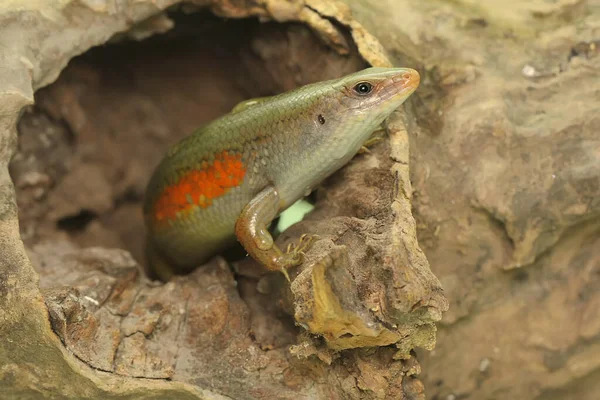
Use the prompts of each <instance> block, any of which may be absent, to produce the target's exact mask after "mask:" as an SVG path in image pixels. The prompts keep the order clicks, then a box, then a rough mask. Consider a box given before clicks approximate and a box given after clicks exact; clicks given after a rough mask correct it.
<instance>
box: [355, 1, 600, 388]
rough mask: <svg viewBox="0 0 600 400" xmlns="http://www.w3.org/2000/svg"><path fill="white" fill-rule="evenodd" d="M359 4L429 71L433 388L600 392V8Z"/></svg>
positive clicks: (423, 141)
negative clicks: (436, 294) (441, 300)
mask: <svg viewBox="0 0 600 400" xmlns="http://www.w3.org/2000/svg"><path fill="white" fill-rule="evenodd" d="M349 3H351V4H352V11H353V13H354V16H355V17H356V18H357V19H358V20H359V21H360V22H362V23H363V24H364V25H365V26H366V27H367V28H368V29H369V30H370V31H371V32H373V34H374V35H375V36H377V37H378V38H379V39H380V40H381V42H382V43H385V44H386V49H387V50H388V51H389V52H390V54H392V55H393V56H394V57H393V58H394V59H393V62H394V63H400V64H411V63H413V62H414V63H417V64H420V65H421V66H422V68H421V71H426V72H425V73H424V75H425V76H426V77H425V79H424V84H422V85H421V87H420V89H419V91H418V92H417V93H416V96H413V98H412V101H411V102H410V107H409V111H411V110H412V111H414V112H415V113H416V115H417V119H416V122H415V124H416V127H415V135H411V137H410V143H411V147H410V153H411V160H410V166H411V180H412V182H413V189H414V191H415V192H414V195H413V210H414V214H415V218H416V220H417V224H418V236H419V242H420V243H421V245H422V247H423V250H424V251H425V253H426V255H427V258H428V259H429V262H430V263H431V267H432V270H433V272H434V273H435V274H436V275H437V276H438V277H439V278H440V280H441V282H442V286H443V287H444V291H445V294H446V295H447V296H448V297H449V300H450V310H449V312H448V313H446V314H445V316H444V319H443V322H442V324H441V326H440V330H439V331H438V342H437V345H436V349H435V350H434V351H433V352H431V353H426V352H423V353H422V354H419V355H420V356H422V357H420V361H421V363H422V367H423V371H424V374H423V376H424V377H425V379H424V382H425V387H426V388H427V393H428V397H431V398H434V399H459V398H461V399H462V398H469V399H544V400H546V399H596V398H598V393H600V379H599V377H600V353H599V352H600V307H599V305H600V290H599V289H600V52H599V51H600V50H599V49H600V2H598V1H597V0H588V1H585V0H568V1H553V2H546V1H526V2H525V1H516V0H515V1H512V0H508V1H501V2H493V1H489V2H476V1H466V0H465V1H453V2H412V1H402V0H394V1H392V0H387V1H381V2H371V1H366V0H362V1H352V2H349ZM400 21H401V22H400Z"/></svg>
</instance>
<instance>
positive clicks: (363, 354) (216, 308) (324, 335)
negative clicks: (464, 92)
mask: <svg viewBox="0 0 600 400" xmlns="http://www.w3.org/2000/svg"><path fill="white" fill-rule="evenodd" d="M174 3H176V2H175V1H148V2H146V1H125V0H122V1H111V2H105V1H83V0H82V1H73V2H68V1H67V2H43V3H42V4H37V3H35V4H34V3H31V4H29V5H23V4H22V3H19V4H18V6H17V2H16V1H15V2H9V3H5V5H2V6H0V26H2V29H3V32H2V33H3V34H2V35H0V49H2V50H1V52H0V105H1V107H0V110H1V112H2V115H0V152H1V153H0V161H1V162H2V164H1V167H2V168H0V174H1V175H0V193H1V197H0V244H1V245H2V247H1V251H2V256H1V257H0V310H1V311H0V335H1V336H2V338H3V341H2V345H1V346H0V394H1V395H2V398H38V397H46V398H117V397H118V398H129V397H131V398H178V399H179V398H235V399H259V398H281V399H288V398H289V399H297V398H306V399H308V398H311V399H312V398H357V399H358V398H394V399H422V398H423V397H424V394H423V385H422V383H421V382H420V381H419V379H418V378H417V375H418V374H419V373H420V366H419V364H418V363H417V361H416V359H415V357H414V353H413V352H412V349H413V348H415V347H422V348H426V349H431V348H433V345H434V343H435V325H434V323H435V322H436V321H439V320H440V319H441V317H442V312H444V311H445V310H446V309H447V307H448V304H447V301H446V299H445V297H444V295H443V294H442V290H441V286H440V283H439V281H438V280H437V278H436V277H435V276H434V275H433V274H432V273H431V271H430V270H429V265H428V263H427V260H426V258H425V255H424V254H423V252H422V251H421V250H420V248H419V246H418V244H417V240H416V225H415V221H414V219H413V218H412V215H411V203H410V197H411V193H412V189H411V182H410V179H409V170H408V148H409V146H408V137H409V130H410V129H409V128H407V121H408V122H409V125H408V126H413V125H414V123H413V122H412V120H413V117H410V118H409V117H407V116H406V115H405V114H404V113H403V112H399V113H397V115H395V116H394V118H392V119H391V120H390V123H389V128H388V131H389V140H385V141H384V142H383V143H381V144H379V145H377V146H376V147H374V148H373V149H372V153H370V154H364V155H360V156H358V157H357V158H356V159H355V160H353V162H352V163H351V164H350V165H349V166H348V167H346V168H344V169H343V170H342V171H340V172H339V173H338V174H336V175H334V176H333V177H332V178H331V179H329V180H328V181H327V182H326V183H325V185H324V187H323V188H322V189H320V190H319V191H318V192H317V194H316V195H315V200H316V210H315V212H314V213H312V214H311V215H310V216H309V217H308V218H306V220H305V221H303V222H302V223H300V224H297V225H295V226H294V227H292V228H291V229H289V230H287V231H286V232H284V234H282V235H281V236H280V237H279V239H278V240H279V241H280V243H281V245H285V244H286V243H287V241H289V240H297V238H298V237H299V236H300V234H302V233H307V232H308V233H317V234H319V235H320V236H321V238H322V239H321V240H320V241H318V242H317V243H316V244H315V246H314V247H313V248H312V249H311V250H310V252H308V254H307V261H306V262H305V263H304V264H303V265H302V266H301V267H300V268H298V269H297V270H296V271H293V275H292V276H293V281H292V284H291V285H288V284H287V283H286V282H285V281H284V280H282V279H281V275H280V274H269V275H265V274H264V271H263V270H262V269H260V268H258V266H257V265H256V264H255V263H253V262H252V261H251V260H247V259H246V260H242V261H239V260H238V261H235V256H231V257H230V258H231V259H232V260H230V261H231V262H229V263H228V262H226V261H225V260H224V259H222V258H220V257H216V258H215V259H214V260H213V261H211V262H210V263H208V264H207V265H205V266H203V267H202V268H199V269H197V270H196V271H195V272H194V273H192V274H190V275H189V276H185V277H178V278H176V279H174V280H173V281H171V282H169V283H167V284H162V283H156V282H150V281H149V280H147V279H146V278H145V277H144V276H143V273H142V272H141V267H140V263H142V261H143V259H142V252H141V243H142V241H141V239H142V237H143V226H142V223H141V215H140V208H139V207H140V204H139V203H140V200H141V197H142V195H143V190H144V186H145V183H146V180H147V179H148V176H149V174H150V172H151V170H152V168H153V166H154V165H155V164H156V162H157V161H158V160H159V158H160V157H161V156H162V154H163V153H164V151H165V149H166V147H167V145H169V144H171V143H173V142H175V141H176V140H178V139H179V138H181V137H182V136H184V135H186V134H188V133H189V132H190V131H191V130H192V129H194V128H195V127H197V126H198V125H200V124H201V123H204V122H206V121H208V120H210V119H212V118H215V117H216V116H218V115H220V114H222V113H225V112H227V111H229V110H230V109H231V107H232V106H233V105H234V104H236V103H237V102H239V101H240V100H243V99H245V98H248V97H255V96H263V95H269V94H273V93H276V92H280V91H284V90H289V89H291V88H294V87H297V86H299V85H301V84H305V83H308V82H311V81H316V80H322V79H327V78H331V77H336V76H341V75H344V74H347V73H349V72H352V71H355V70H358V69H361V68H363V67H364V66H366V65H367V63H370V64H373V65H381V66H385V65H389V61H388V59H387V56H386V55H385V54H384V51H383V49H382V47H381V45H380V44H379V42H378V41H377V40H376V39H374V38H373V37H372V36H371V35H370V34H369V33H368V32H367V31H366V30H365V29H364V28H363V27H362V26H361V25H360V24H359V23H357V22H356V21H354V20H353V19H352V17H351V15H350V13H349V10H348V8H347V6H345V5H344V4H343V3H339V2H336V1H318V2H317V1H309V0H307V1H293V2H288V1H276V0H272V1H257V2H237V1H196V2H193V3H194V4H191V5H190V4H188V5H186V6H185V7H181V8H179V7H178V8H176V9H171V10H170V13H169V14H168V15H167V14H164V13H161V10H163V9H165V8H166V7H168V6H171V5H172V4H174ZM207 10H209V11H210V12H209V11H207ZM215 15H217V16H219V17H233V18H236V19H237V18H247V17H259V20H260V22H259V21H257V20H256V19H243V20H236V21H232V20H223V19H221V18H218V17H215ZM23 21H27V24H23ZM156 33H162V35H158V36H153V35H155V34H156ZM131 39H135V40H141V39H147V40H145V41H143V42H135V41H131ZM106 42H110V43H113V44H111V45H110V46H107V47H104V48H98V49H93V50H90V51H89V52H88V53H86V54H85V55H83V56H80V57H78V58H76V59H73V60H72V61H71V62H70V64H69V65H68V67H66V68H65V66H66V65H67V63H68V62H69V61H70V60H71V59H72V58H73V57H75V56H77V55H79V54H81V53H83V52H85V51H87V50H88V49H89V48H90V47H92V46H94V45H100V44H103V43H106ZM63 69H64V71H63ZM61 71H62V73H61ZM59 73H61V75H60V77H59ZM57 78H58V80H56V79H57ZM55 80H56V82H54V81H55ZM52 82H54V83H52ZM50 83H52V85H50V86H48V87H44V86H46V85H48V84H50ZM42 87H44V88H42ZM38 89H40V90H39V91H37V90H38ZM35 91H37V92H36V93H35V105H34V106H28V105H30V104H32V103H33V101H34V92H35ZM19 117H21V118H20V121H19V122H18V139H19V145H18V151H16V153H15V150H16V149H17V129H16V128H17V121H18V120H19ZM13 154H14V158H13V160H12V162H11V165H10V172H11V176H12V179H13V182H14V186H16V189H17V193H16V195H15V191H14V189H15V188H14V187H13V184H12V182H11V180H10V178H9V175H8V169H7V164H8V161H9V159H10V157H11V156H12V155H13ZM17 204H18V206H19V213H18V214H19V222H20V232H19V225H18V223H17ZM21 239H22V241H21ZM125 249H126V250H125ZM242 255H243V253H242ZM230 265H231V266H233V269H232V268H230ZM34 268H35V271H34Z"/></svg>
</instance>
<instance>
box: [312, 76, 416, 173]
mask: <svg viewBox="0 0 600 400" xmlns="http://www.w3.org/2000/svg"><path fill="white" fill-rule="evenodd" d="M419 81H420V77H419V73H418V72H417V71H415V70H414V69H410V68H367V69H365V70H362V71H359V72H356V73H354V74H351V75H347V76H345V77H343V78H340V79H336V80H332V81H329V82H327V83H326V84H325V85H323V87H322V88H321V90H322V92H321V95H320V96H318V100H317V101H316V102H315V105H314V108H312V109H311V116H310V118H312V119H313V121H314V122H313V127H314V128H313V131H312V132H314V133H315V134H314V135H309V136H307V137H306V139H305V144H307V145H308V147H312V148H313V150H316V149H320V148H326V149H327V150H325V151H326V153H327V154H328V155H329V158H330V160H331V161H330V164H331V165H323V170H324V171H329V170H331V169H335V168H339V165H341V164H342V163H344V162H347V160H348V159H349V158H351V157H352V156H354V154H356V152H357V151H358V150H359V149H360V147H361V146H362V145H363V143H364V142H365V141H366V140H367V139H368V138H369V136H370V135H371V133H372V132H373V131H374V130H375V129H376V128H377V127H378V126H379V125H380V124H381V123H382V122H383V121H384V120H385V119H386V118H387V117H388V116H389V115H390V114H391V113H392V112H393V111H394V110H396V109H397V108H398V107H399V106H400V105H401V104H402V103H404V101H405V100H406V99H407V98H408V97H409V96H410V95H411V94H412V93H413V92H414V91H415V90H416V89H417V87H418V86H419ZM311 145H312V146H311Z"/></svg>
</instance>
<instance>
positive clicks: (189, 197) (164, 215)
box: [154, 151, 246, 222]
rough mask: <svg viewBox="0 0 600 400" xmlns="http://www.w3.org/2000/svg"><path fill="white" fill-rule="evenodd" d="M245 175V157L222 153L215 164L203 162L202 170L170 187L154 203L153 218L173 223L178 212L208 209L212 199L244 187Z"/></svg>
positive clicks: (216, 157)
mask: <svg viewBox="0 0 600 400" xmlns="http://www.w3.org/2000/svg"><path fill="white" fill-rule="evenodd" d="M245 175H246V168H245V167H244V164H243V163H242V155H241V154H229V152H227V151H223V152H222V153H219V154H217V155H216V156H215V159H214V161H212V163H211V162H207V161H204V162H202V165H201V166H200V168H199V169H194V170H191V171H189V172H187V173H186V174H185V175H183V176H182V177H181V178H180V179H179V181H177V182H176V183H174V184H172V185H170V186H167V187H166V188H165V189H164V190H163V192H162V193H161V194H160V196H159V197H158V199H157V200H156V202H155V203H154V218H155V220H156V221H159V222H161V221H164V220H173V219H175V218H177V213H178V212H182V211H188V210H190V209H192V208H193V207H194V206H198V207H202V208H206V207H209V206H210V205H211V204H212V200H213V199H215V198H217V197H220V196H223V195H224V194H225V193H227V192H228V191H229V189H230V188H232V187H236V186H239V185H241V184H242V182H243V181H244V176H245Z"/></svg>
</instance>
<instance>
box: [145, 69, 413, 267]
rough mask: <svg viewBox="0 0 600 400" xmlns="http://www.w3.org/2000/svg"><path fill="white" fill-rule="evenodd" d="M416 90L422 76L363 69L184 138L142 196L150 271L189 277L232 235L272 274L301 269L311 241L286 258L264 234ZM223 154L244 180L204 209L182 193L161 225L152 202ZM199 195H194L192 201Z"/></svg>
mask: <svg viewBox="0 0 600 400" xmlns="http://www.w3.org/2000/svg"><path fill="white" fill-rule="evenodd" d="M364 83H367V86H364ZM361 85H362V86H361ZM418 85H419V74H418V73H417V72H416V71H414V70H412V69H408V68H368V69H365V70H363V71H360V72H357V73H354V74H352V75H348V76H345V77H343V78H340V79H335V80H330V81H325V82H319V83H315V84H311V85H307V86H303V87H301V88H298V89H296V90H293V91H290V92H287V93H284V94H281V95H277V96H273V97H268V98H260V99H257V101H255V100H249V101H245V102H243V103H240V105H238V106H236V107H235V108H234V109H233V110H232V112H231V113H229V114H227V115H225V116H223V117H221V118H219V119H216V120H215V121H213V122H211V123H210V124H208V125H206V126H205V127H203V128H201V129H199V130H197V131H196V132H194V133H193V134H192V135H191V136H188V137H187V138H185V139H183V140H182V141H181V142H180V143H178V144H177V145H175V146H174V147H173V148H171V149H170V150H169V152H168V154H167V155H166V156H165V158H164V159H163V160H162V162H161V163H160V164H159V165H158V167H157V168H156V170H155V172H154V175H153V176H152V178H151V180H150V183H149V185H148V189H147V192H146V198H145V204H144V216H145V222H146V226H147V231H148V235H147V255H148V262H149V264H150V269H151V270H154V271H155V272H156V274H157V275H158V276H159V277H160V278H162V279H168V278H169V277H170V275H171V274H173V273H186V272H189V271H190V270H192V269H193V268H195V267H197V266H199V265H201V264H202V263H204V262H206V261H207V260H208V259H209V258H210V257H212V256H214V255H216V254H218V253H219V252H220V251H222V250H223V249H225V248H226V247H227V246H229V245H230V244H232V243H233V242H234V241H235V240H236V237H237V240H239V241H240V242H241V244H242V245H243V246H244V248H245V249H246V251H247V252H248V254H250V255H251V256H252V257H253V258H255V259H256V260H257V261H259V262H260V263H262V264H263V265H264V266H265V267H266V268H267V269H269V270H280V271H284V272H285V271H286V269H287V268H289V267H291V266H295V265H298V264H300V263H301V262H302V251H303V250H305V249H306V248H307V247H308V246H309V245H310V242H311V239H312V238H310V237H303V238H302V239H301V240H300V243H299V245H298V246H294V247H292V248H288V250H287V251H286V252H284V251H282V250H281V249H279V248H278V247H277V246H276V245H275V244H274V243H273V238H272V237H271V235H270V234H269V232H268V231H267V227H268V226H269V224H270V223H271V221H272V220H273V219H274V218H276V217H277V216H278V215H279V214H280V213H281V212H282V211H284V210H285V209H286V208H287V207H289V206H290V205H292V204H293V203H294V202H296V201H297V200H298V199H300V198H302V197H303V196H304V195H306V194H307V193H309V192H310V191H311V190H312V189H313V188H314V187H315V186H316V185H318V184H319V183H320V182H322V181H323V180H324V179H325V178H326V177H328V176H329V175H331V174H332V173H333V172H335V171H336V170H338V169H339V168H341V167H342V166H343V165H344V164H346V163H347V162H348V161H349V160H350V159H351V158H352V157H353V156H354V155H355V154H356V153H357V152H358V151H359V150H360V149H361V147H362V145H363V143H364V142H365V141H366V140H367V139H368V138H369V136H370V135H371V133H372V132H373V130H375V129H376V128H377V127H378V126H379V125H380V124H381V123H382V122H383V120H384V119H385V118H387V117H388V116H389V115H390V114H391V113H392V112H393V111H394V110H395V109H397V108H398V107H399V106H400V105H401V104H402V103H403V102H404V101H405V100H406V99H407V98H408V97H409V96H410V95H411V94H412V93H413V92H414V90H415V89H416V88H417V86H418ZM359 86H360V87H359ZM369 86H370V88H371V89H370V90H369V91H368V92H366V91H365V90H364V89H365V87H367V88H368V87H369ZM361 89H362V91H363V92H366V93H361ZM224 151H226V152H227V154H229V155H231V156H235V157H238V158H239V159H240V160H241V165H242V166H243V171H244V176H243V181H242V182H240V183H239V184H238V185H236V186H235V187H228V188H226V190H224V192H225V193H224V194H222V195H220V196H217V197H214V198H212V199H211V202H210V205H209V206H199V205H198V203H196V201H195V198H194V196H193V195H191V194H190V195H188V194H187V193H186V196H187V198H188V199H189V207H188V208H187V209H186V211H182V212H178V213H177V214H176V216H174V217H172V218H170V219H168V221H167V222H165V221H164V220H163V221H160V222H159V221H157V220H156V218H155V215H156V210H157V206H156V204H157V201H158V199H159V198H160V197H161V196H163V197H164V193H165V190H166V188H168V187H170V186H173V185H177V184H178V182H181V179H182V177H184V176H186V174H189V173H190V171H194V170H196V171H197V170H200V169H202V168H203V167H202V165H204V166H206V165H207V163H208V165H211V163H213V162H214V160H215V155H216V154H221V153H222V152H224ZM203 162H204V164H203ZM199 184H200V183H199ZM198 190H199V189H198V188H197V187H195V186H192V187H191V189H190V191H191V193H192V194H193V193H197V192H198ZM286 276H287V273H286Z"/></svg>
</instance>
